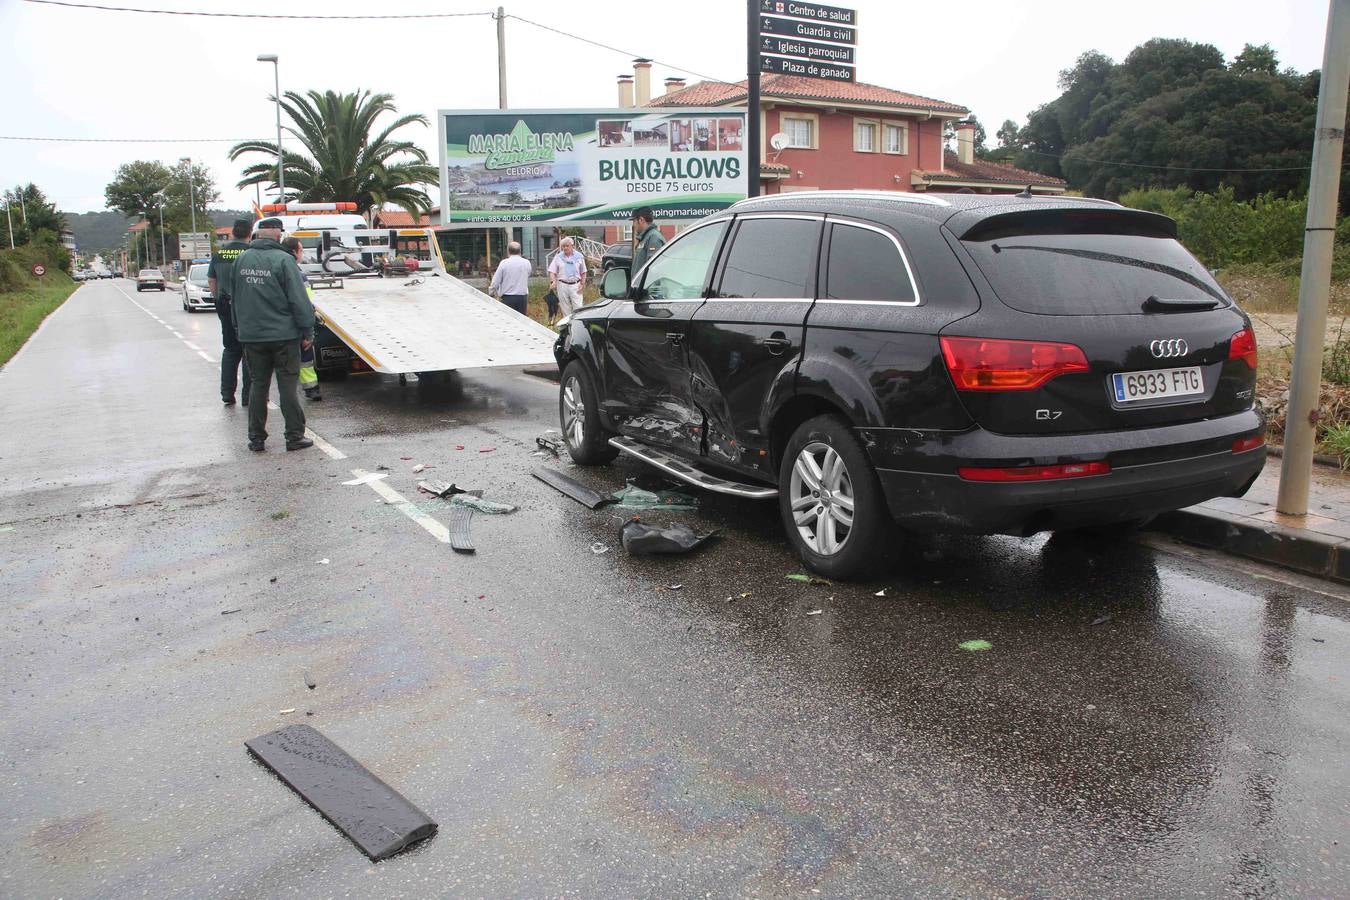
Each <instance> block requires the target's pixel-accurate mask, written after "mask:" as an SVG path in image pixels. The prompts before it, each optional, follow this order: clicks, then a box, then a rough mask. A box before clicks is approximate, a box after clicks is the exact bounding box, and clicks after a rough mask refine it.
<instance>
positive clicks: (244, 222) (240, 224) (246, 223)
mask: <svg viewBox="0 0 1350 900" xmlns="http://www.w3.org/2000/svg"><path fill="white" fill-rule="evenodd" d="M252 227H253V220H252V219H235V220H234V226H233V227H232V228H231V229H230V230H231V231H233V230H234V229H236V228H252Z"/></svg>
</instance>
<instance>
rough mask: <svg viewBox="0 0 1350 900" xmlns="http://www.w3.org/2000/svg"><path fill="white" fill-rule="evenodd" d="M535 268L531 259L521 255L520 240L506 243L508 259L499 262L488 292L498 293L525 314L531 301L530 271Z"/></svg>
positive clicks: (515, 308)
mask: <svg viewBox="0 0 1350 900" xmlns="http://www.w3.org/2000/svg"><path fill="white" fill-rule="evenodd" d="M533 270H534V267H533V266H531V265H530V261H529V260H528V259H526V258H525V257H523V256H521V255H520V242H519V241H512V242H511V243H509V244H507V245H506V259H504V260H502V261H501V262H500V263H498V264H497V271H496V272H495V273H494V274H493V276H492V284H491V285H489V286H488V293H489V294H496V295H497V296H498V297H501V298H502V302H503V303H505V304H506V305H507V306H509V307H511V308H512V309H514V310H515V311H516V312H518V313H520V314H521V315H522V316H523V315H525V310H526V308H527V306H528V304H529V301H530V272H532V271H533Z"/></svg>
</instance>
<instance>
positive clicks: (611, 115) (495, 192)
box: [437, 109, 748, 225]
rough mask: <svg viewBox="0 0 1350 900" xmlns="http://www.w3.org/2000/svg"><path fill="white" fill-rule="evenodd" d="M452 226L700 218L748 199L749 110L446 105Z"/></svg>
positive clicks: (445, 205) (443, 125)
mask: <svg viewBox="0 0 1350 900" xmlns="http://www.w3.org/2000/svg"><path fill="white" fill-rule="evenodd" d="M437 118H438V119H439V121H440V147H441V160H440V161H441V214H442V216H443V221H444V222H445V223H446V224H451V223H457V222H458V223H477V224H482V225H493V224H507V223H511V224H532V223H543V222H550V223H560V222H566V223H570V224H583V223H584V224H601V223H613V222H615V221H625V222H626V221H627V220H628V218H629V217H630V216H631V215H632V211H633V210H634V209H635V208H637V207H639V206H650V207H652V209H653V210H655V212H656V215H657V218H659V219H661V220H662V221H664V222H672V221H673V222H678V221H693V220H695V219H701V218H703V217H704V216H707V215H710V214H711V213H714V212H717V211H718V210H721V209H725V208H726V207H728V206H730V205H731V204H732V203H735V202H736V201H737V200H743V199H744V198H745V189H746V176H747V174H748V173H747V170H746V161H745V138H746V134H745V110H743V109H617V110H615V109H566V110H484V111H479V112H462V111H456V110H442V111H441V112H440V113H439V114H438V116H437Z"/></svg>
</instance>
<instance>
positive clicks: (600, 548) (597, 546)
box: [591, 541, 609, 556]
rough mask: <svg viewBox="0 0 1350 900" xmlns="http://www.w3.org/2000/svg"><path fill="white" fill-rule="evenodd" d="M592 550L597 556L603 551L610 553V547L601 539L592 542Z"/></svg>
mask: <svg viewBox="0 0 1350 900" xmlns="http://www.w3.org/2000/svg"><path fill="white" fill-rule="evenodd" d="M591 552H592V553H594V554H595V555H596V556H599V555H600V554H601V553H608V552H609V548H608V547H606V546H605V545H604V544H602V543H600V542H599V541H596V542H595V543H594V544H591Z"/></svg>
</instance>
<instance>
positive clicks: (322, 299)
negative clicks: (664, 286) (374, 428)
mask: <svg viewBox="0 0 1350 900" xmlns="http://www.w3.org/2000/svg"><path fill="white" fill-rule="evenodd" d="M314 309H315V311H317V312H318V314H319V317H320V319H321V320H322V321H323V324H324V325H326V326H327V327H328V328H329V330H331V331H332V332H333V333H334V334H335V335H337V337H338V338H339V339H340V340H341V341H342V342H343V343H345V344H346V345H347V346H348V347H350V348H351V349H352V351H353V352H355V353H356V354H357V355H358V356H360V357H361V359H363V360H364V361H365V362H366V364H367V365H368V366H370V367H371V368H372V369H374V370H375V371H376V372H383V373H385V374H388V375H403V374H408V373H413V372H442V371H446V370H449V369H481V368H485V367H487V366H535V365H555V364H556V360H555V359H554V358H553V343H554V341H555V340H557V337H558V336H557V335H556V334H554V333H553V332H552V331H551V330H549V329H548V328H545V327H544V326H543V325H540V324H539V323H538V322H536V321H534V320H533V319H531V318H529V317H527V316H522V315H520V314H519V313H517V312H516V311H514V310H513V309H511V308H510V307H508V306H506V305H505V304H503V303H499V302H498V301H496V300H494V299H492V298H491V297H489V296H488V295H487V294H484V293H483V292H482V291H479V290H477V289H475V288H472V287H470V286H469V285H467V284H465V283H464V282H462V281H460V280H459V279H458V278H455V277H454V276H451V275H444V274H441V273H439V272H435V271H432V272H425V273H420V274H418V275H416V276H415V277H401V278H399V277H395V278H359V277H350V276H348V277H346V278H344V279H343V287H342V288H339V289H336V290H316V291H314Z"/></svg>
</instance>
